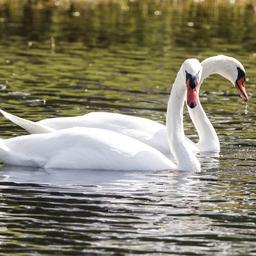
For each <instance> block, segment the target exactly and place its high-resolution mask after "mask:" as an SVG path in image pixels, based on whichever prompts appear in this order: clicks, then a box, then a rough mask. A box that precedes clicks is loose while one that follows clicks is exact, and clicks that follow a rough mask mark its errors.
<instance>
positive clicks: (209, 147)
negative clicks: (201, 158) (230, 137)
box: [188, 102, 220, 152]
mask: <svg viewBox="0 0 256 256" xmlns="http://www.w3.org/2000/svg"><path fill="white" fill-rule="evenodd" d="M188 112H189V116H190V118H191V120H192V122H193V124H194V126H195V128H196V130H197V132H198V136H199V142H198V143H197V148H198V149H199V151H215V152H218V151H220V142H219V138H218V135H217V133H216V131H215V129H214V127H213V125H212V124H211V122H210V120H209V119H208V117H207V115H206V114H205V112H204V110H203V107H202V105H201V103H200V102H198V105H197V106H196V108H194V109H191V108H189V107H188Z"/></svg>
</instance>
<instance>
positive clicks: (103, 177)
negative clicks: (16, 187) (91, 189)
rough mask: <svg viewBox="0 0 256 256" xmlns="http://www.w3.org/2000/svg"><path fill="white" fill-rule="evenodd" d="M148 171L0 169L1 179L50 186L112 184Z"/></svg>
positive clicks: (140, 176) (139, 177) (137, 176)
mask: <svg viewBox="0 0 256 256" xmlns="http://www.w3.org/2000/svg"><path fill="white" fill-rule="evenodd" d="M147 174H149V172H141V171H111V170H76V169H72V170H70V169H40V168H32V167H22V166H4V167H2V168H1V169H0V179H1V180H2V181H6V182H7V181H8V182H14V183H34V184H42V185H43V184H47V185H51V186H74V185H76V186H88V185H92V186H93V185H102V184H113V183H116V182H118V181H121V180H133V179H135V178H136V179H137V180H139V179H143V178H144V176H146V175H147Z"/></svg>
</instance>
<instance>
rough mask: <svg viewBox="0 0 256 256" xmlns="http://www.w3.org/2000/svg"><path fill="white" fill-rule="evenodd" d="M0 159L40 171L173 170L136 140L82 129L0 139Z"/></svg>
mask: <svg viewBox="0 0 256 256" xmlns="http://www.w3.org/2000/svg"><path fill="white" fill-rule="evenodd" d="M122 145H125V147H124V146H122ZM0 158H1V160H2V161H3V162H4V163H6V164H10V165H18V166H33V167H42V168H62V169H92V170H93V169H109V170H121V169H125V170H158V169H173V168H175V165H174V164H173V163H172V162H171V161H170V160H169V159H168V158H167V157H165V156H164V155H163V154H162V153H160V152H159V151H158V150H156V149H154V148H152V147H150V146H148V145H146V144H144V143H142V142H140V141H138V140H135V139H133V138H130V137H128V136H125V135H122V134H119V133H115V132H112V131H108V130H103V129H97V128H83V127H74V128H69V129H64V130H59V131H55V132H52V133H45V134H32V135H25V136H19V137H15V138H11V139H7V140H2V141H0Z"/></svg>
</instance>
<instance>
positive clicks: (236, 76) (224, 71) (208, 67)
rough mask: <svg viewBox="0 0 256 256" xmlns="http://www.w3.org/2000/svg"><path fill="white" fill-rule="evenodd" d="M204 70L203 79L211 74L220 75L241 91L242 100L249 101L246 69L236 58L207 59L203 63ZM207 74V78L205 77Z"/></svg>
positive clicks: (216, 57)
mask: <svg viewBox="0 0 256 256" xmlns="http://www.w3.org/2000/svg"><path fill="white" fill-rule="evenodd" d="M201 64H202V68H203V75H202V79H204V78H206V77H207V76H208V75H210V74H211V73H218V74H220V75H222V76H223V77H224V78H226V79H227V80H229V81H230V82H231V83H232V84H233V85H234V86H235V87H236V88H237V89H238V91H239V93H240V96H241V98H243V99H244V100H248V99H249V97H248V94H247V92H246V89H245V77H246V76H245V69H244V67H243V65H242V64H241V63H240V62H239V61H238V60H237V59H235V58H232V57H229V56H225V55H218V56H213V57H210V58H207V59H205V60H204V61H202V62H201ZM205 74H206V77H204V76H205Z"/></svg>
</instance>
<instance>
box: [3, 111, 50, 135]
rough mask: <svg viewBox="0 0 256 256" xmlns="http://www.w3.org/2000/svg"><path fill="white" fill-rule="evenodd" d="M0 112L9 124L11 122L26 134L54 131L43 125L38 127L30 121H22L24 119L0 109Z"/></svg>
mask: <svg viewBox="0 0 256 256" xmlns="http://www.w3.org/2000/svg"><path fill="white" fill-rule="evenodd" d="M0 112H1V113H2V115H3V116H4V117H5V118H6V119H8V120H10V121H11V122H13V123H14V124H16V125H18V126H20V127H22V128H23V129H25V130H26V131H27V132H28V133H31V134H34V133H36V134H37V133H48V132H52V131H54V129H52V128H49V127H46V126H44V125H40V124H37V123H35V122H32V121H30V120H27V119H24V118H20V117H18V116H15V115H12V114H10V113H8V112H6V111H4V110H2V109H0Z"/></svg>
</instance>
